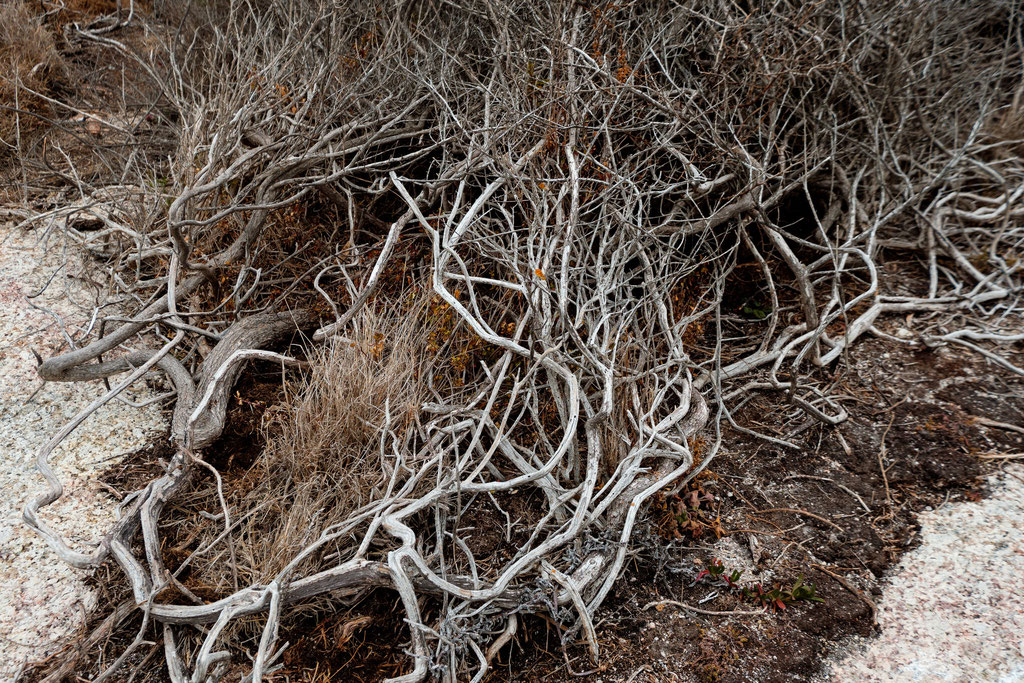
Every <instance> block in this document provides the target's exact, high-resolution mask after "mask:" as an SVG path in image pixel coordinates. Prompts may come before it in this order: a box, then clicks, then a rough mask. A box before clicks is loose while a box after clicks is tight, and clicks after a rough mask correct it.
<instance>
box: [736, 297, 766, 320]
mask: <svg viewBox="0 0 1024 683" xmlns="http://www.w3.org/2000/svg"><path fill="white" fill-rule="evenodd" d="M742 311H743V315H745V316H748V317H751V318H755V319H757V320H764V319H765V318H767V317H768V314H769V313H771V312H772V309H771V308H769V307H768V306H766V305H765V304H763V303H761V302H760V301H754V300H751V301H748V302H747V303H745V304H744V305H743V309H742Z"/></svg>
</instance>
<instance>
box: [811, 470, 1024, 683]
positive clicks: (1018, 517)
mask: <svg viewBox="0 0 1024 683" xmlns="http://www.w3.org/2000/svg"><path fill="white" fill-rule="evenodd" d="M990 491H991V495H990V496H989V497H987V498H985V499H984V500H981V501H979V502H976V503H971V502H964V503H956V504H947V505H943V506H941V507H939V508H938V509H936V510H930V511H925V512H922V513H921V514H920V516H919V518H918V521H919V522H920V524H921V534H920V540H921V544H920V545H919V546H918V547H917V548H915V549H914V550H912V551H910V552H909V553H907V554H906V555H904V556H903V558H902V560H901V561H900V564H899V566H898V568H897V569H896V570H895V571H894V572H892V575H891V576H890V578H889V580H888V582H887V583H886V585H885V587H884V588H883V593H882V600H881V601H880V602H879V603H878V622H879V625H880V626H881V629H882V630H881V634H880V635H878V636H876V637H874V638H870V639H852V640H850V641H847V642H844V643H841V644H840V646H839V648H838V649H837V651H836V652H835V653H834V655H833V658H832V661H831V663H830V664H829V665H828V667H827V669H826V673H825V675H824V676H823V677H822V678H821V679H820V680H822V681H859V682H862V683H875V682H877V683H883V682H885V683H889V682H893V683H903V682H907V683H909V682H911V681H929V682H931V681H956V682H958V683H959V682H961V681H962V682H964V683H966V682H968V681H970V682H974V681H998V682H999V683H1011V682H1016V681H1024V590H1022V589H1021V578H1022V577H1024V531H1022V530H1024V466H1021V465H1020V464H1019V463H1016V464H1008V465H1007V466H1006V467H1005V468H1004V471H1003V472H1002V474H1000V475H997V476H994V477H993V478H992V481H991V489H990Z"/></svg>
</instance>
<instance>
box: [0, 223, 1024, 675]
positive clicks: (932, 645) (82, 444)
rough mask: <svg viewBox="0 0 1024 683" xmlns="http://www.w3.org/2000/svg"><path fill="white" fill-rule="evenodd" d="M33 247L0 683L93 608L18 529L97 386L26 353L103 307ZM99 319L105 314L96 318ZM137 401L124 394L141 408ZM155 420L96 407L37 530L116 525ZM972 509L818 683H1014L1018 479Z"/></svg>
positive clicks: (945, 529)
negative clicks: (64, 432)
mask: <svg viewBox="0 0 1024 683" xmlns="http://www.w3.org/2000/svg"><path fill="white" fill-rule="evenodd" d="M38 238H39V233H15V232H13V231H12V230H11V226H10V224H6V225H0V454H2V455H0V458H2V459H3V463H2V466H0V490H2V491H3V492H4V493H5V495H4V496H3V497H2V498H0V681H10V680H14V679H15V678H16V676H17V673H18V671H19V670H20V667H21V666H22V664H23V663H24V662H25V661H26V660H29V659H38V658H41V657H44V656H46V655H47V654H48V653H50V652H52V651H54V650H55V649H57V648H58V647H59V646H60V643H61V640H62V639H63V638H65V637H66V636H67V635H69V634H71V633H72V632H73V631H74V630H75V629H76V628H77V627H79V626H80V625H81V624H82V620H83V618H84V614H85V612H86V611H87V610H88V609H89V608H90V607H91V606H92V604H93V603H94V601H95V596H94V595H93V594H92V593H91V592H90V590H89V589H88V588H87V587H86V585H85V584H84V582H83V573H82V572H80V571H77V570H74V569H71V568H69V567H67V566H65V565H63V564H62V563H61V562H60V561H59V560H58V559H57V557H56V556H55V555H54V554H53V553H52V552H51V551H50V549H49V548H48V547H47V546H46V544H45V543H44V542H43V541H42V540H40V539H39V538H38V537H37V536H36V535H35V534H34V533H32V532H31V531H30V530H28V529H27V528H26V527H25V526H24V525H23V524H22V523H21V509H22V507H23V506H24V505H25V502H26V501H27V500H28V499H29V498H30V497H31V496H33V495H35V494H36V493H37V492H38V491H39V490H40V489H41V486H42V480H41V478H40V477H39V476H38V475H37V474H36V472H35V470H34V466H33V461H34V459H35V453H36V451H37V450H38V448H39V446H41V445H42V444H43V443H44V442H45V441H46V440H47V438H49V436H50V435H51V434H52V433H53V432H54V431H56V430H57V429H59V427H60V426H61V425H62V424H63V423H64V422H66V421H67V420H69V419H71V418H72V417H73V416H74V415H75V413H76V412H77V411H78V410H80V409H81V408H82V407H84V406H85V405H86V404H87V403H88V402H89V401H90V400H92V399H93V398H95V397H96V396H97V395H98V394H99V393H100V392H101V391H102V385H101V384H99V383H92V384H88V385H83V384H50V385H47V386H42V383H41V382H40V380H39V379H38V378H37V376H36V373H35V365H36V362H35V359H34V357H33V355H32V349H35V350H36V351H38V352H39V353H40V354H41V355H43V356H47V355H50V354H52V353H54V352H56V351H57V350H58V349H59V348H60V347H61V346H62V345H63V344H64V339H63V335H62V332H61V331H60V326H59V325H58V323H57V322H56V320H55V317H54V315H52V314H51V313H47V312H45V311H42V310H38V309H36V308H33V307H32V305H31V304H30V303H29V299H28V298H27V296H26V295H29V294H34V293H35V292H37V291H38V290H39V289H40V288H42V287H43V286H44V285H45V284H46V283H47V282H49V285H48V287H47V288H46V290H45V291H44V292H43V293H42V294H41V295H39V296H37V297H35V298H34V299H32V301H33V302H34V303H35V304H36V305H38V306H42V307H45V308H48V309H50V310H51V311H52V313H53V314H56V315H57V316H59V317H60V318H61V319H62V320H63V324H64V326H65V328H66V329H67V331H68V333H69V334H70V335H71V336H72V337H76V336H78V335H80V334H81V330H82V329H84V328H85V327H87V326H88V325H89V322H90V319H91V317H92V311H93V308H94V306H95V302H96V300H97V298H98V297H101V296H102V295H101V293H99V292H98V291H97V288H96V286H95V285H91V284H90V283H87V282H83V281H82V280H79V279H75V278H72V277H70V276H69V273H74V272H77V267H76V266H75V264H74V263H72V264H71V266H70V267H69V268H67V269H63V268H61V265H62V263H63V258H62V257H61V255H60V252H61V250H60V249H59V248H56V249H55V248H53V247H54V246H57V247H59V246H60V245H55V244H53V243H51V245H50V247H51V248H50V249H49V251H48V253H47V254H45V255H44V250H43V249H42V248H41V246H40V245H39V244H38V243H37V242H38ZM106 310H109V309H106ZM147 391H148V390H146V389H145V388H144V387H142V388H140V390H139V391H136V392H134V393H131V394H130V398H132V399H133V400H139V399H140V398H144V397H147V396H148V395H149V394H148V393H147ZM164 428H165V421H164V419H163V417H162V416H161V414H160V411H159V409H158V408H157V407H156V406H150V407H147V408H143V409H137V408H132V407H129V406H127V405H125V404H123V403H112V404H108V405H107V406H106V407H104V408H103V409H102V410H101V411H99V412H98V413H97V414H96V415H94V416H93V417H92V418H90V419H89V420H88V421H87V422H86V423H85V424H84V425H83V426H81V427H80V428H79V429H78V430H77V431H76V432H75V433H73V434H72V435H71V437H69V438H68V439H67V440H66V441H65V443H64V445H63V447H62V448H60V449H59V450H58V451H57V452H56V453H55V454H54V457H53V459H52V461H53V463H54V464H55V466H56V469H57V471H58V473H59V474H60V476H61V477H62V478H63V480H64V481H65V483H66V486H67V493H66V495H65V498H64V499H62V500H61V501H59V502H58V503H57V504H55V505H53V506H51V507H49V508H47V510H46V514H47V519H48V520H49V521H50V522H51V523H52V524H53V525H54V526H55V527H57V528H58V529H60V530H61V531H62V532H63V533H65V534H66V535H67V536H68V537H69V538H71V539H73V540H75V541H76V542H77V543H78V544H79V545H80V547H83V548H84V547H85V544H87V543H88V540H89V539H90V538H92V537H93V535H94V534H95V533H96V531H97V530H100V529H104V528H106V527H107V526H108V525H109V524H110V522H111V521H112V520H113V518H114V511H113V505H112V503H111V499H110V498H109V497H105V496H103V495H102V493H101V491H100V487H99V485H98V484H97V482H96V475H97V473H98V472H99V471H101V470H102V469H103V468H105V467H108V466H109V465H110V464H111V463H113V462H116V461H117V460H118V459H121V458H123V457H125V456H126V455H127V454H130V453H132V452H133V451H134V450H136V449H138V448H140V447H142V446H144V445H146V444H147V443H148V442H149V441H151V440H152V439H153V438H156V437H157V435H159V434H160V433H162V432H163V430H164ZM991 493H992V495H991V496H990V497H989V498H987V499H985V500H983V501H981V502H979V503H958V504H947V505H944V506H942V507H941V508H940V509H937V510H932V511H926V512H924V513H922V514H921V516H920V522H921V527H922V528H921V535H920V536H921V544H920V546H919V547H918V548H916V549H915V550H914V551H912V552H910V553H908V554H907V555H906V556H904V558H903V560H902V562H901V563H900V565H899V567H898V569H897V570H896V571H894V572H893V574H892V576H891V577H890V579H889V581H888V583H887V585H886V587H885V591H884V595H883V598H882V600H881V601H880V603H879V615H878V618H879V622H880V625H881V627H882V632H881V634H880V635H879V636H878V637H875V638H871V639H867V640H861V639H855V640H852V641H847V642H844V643H840V644H838V645H837V647H836V651H835V653H834V654H833V656H832V658H831V660H830V662H829V663H828V666H827V669H826V671H827V673H826V674H824V675H823V676H822V677H821V678H820V679H819V680H821V681H842V682H846V681H851V682H852V681H859V682H860V681H862V682H866V683H870V682H875V681H877V682H882V681H885V682H890V681H891V682H903V681H906V682H910V681H915V682H916V681H957V682H959V681H964V682H967V681H971V682H973V681H999V682H1000V683H1010V682H1011V681H1024V588H1022V585H1024V584H1022V577H1024V531H1022V529H1024V466H1022V465H1021V464H1019V463H1011V464H1009V465H1008V466H1007V467H1006V468H1005V471H1004V472H1003V473H1002V474H1000V475H998V476H996V477H994V479H993V482H992V486H991Z"/></svg>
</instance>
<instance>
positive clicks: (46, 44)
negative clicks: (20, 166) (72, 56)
mask: <svg viewBox="0 0 1024 683" xmlns="http://www.w3.org/2000/svg"><path fill="white" fill-rule="evenodd" d="M63 68H64V63H63V60H62V59H61V56H60V54H59V53H58V51H57V47H56V45H55V44H54V40H53V36H52V35H51V33H50V31H49V30H48V29H47V28H46V27H45V26H44V25H43V23H42V21H41V20H40V18H39V17H38V16H37V15H36V14H34V13H33V12H32V11H31V10H30V9H29V7H28V5H27V4H24V3H21V2H15V3H10V4H4V5H0V107H2V109H0V139H2V140H3V142H4V148H5V150H6V151H9V150H10V149H11V148H12V147H14V146H15V145H16V138H17V134H18V132H19V128H22V127H25V126H30V125H32V119H31V117H26V116H25V115H24V114H20V113H19V111H18V110H21V111H35V110H36V108H38V107H39V106H40V105H41V104H42V100H41V99H40V98H39V97H37V96H35V95H33V94H32V93H30V92H28V91H29V90H34V91H36V92H41V93H45V92H46V91H47V90H48V89H49V87H50V84H51V82H52V80H53V79H54V77H55V76H57V75H58V74H59V73H60V72H61V71H62V70H63ZM2 153H3V151H0V154H2Z"/></svg>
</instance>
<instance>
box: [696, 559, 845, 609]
mask: <svg viewBox="0 0 1024 683" xmlns="http://www.w3.org/2000/svg"><path fill="white" fill-rule="evenodd" d="M742 575H743V572H741V571H738V570H735V569H734V570H732V571H731V572H730V571H727V569H726V567H725V565H724V564H723V563H722V561H721V560H719V559H718V558H712V559H711V561H710V562H708V563H707V565H706V566H705V567H704V568H703V569H701V570H700V572H698V573H697V578H696V579H694V582H693V583H694V584H697V583H704V584H706V585H712V586H716V587H718V588H721V589H724V590H726V591H729V592H735V593H741V594H742V595H743V597H744V598H745V599H747V600H750V601H751V602H753V603H754V604H756V605H760V606H761V607H766V608H769V609H771V610H772V611H779V610H784V609H786V606H787V605H791V604H793V603H796V602H825V601H824V600H823V599H822V598H819V597H818V596H817V595H816V594H815V588H814V584H813V583H805V582H804V576H803V574H801V575H800V576H798V577H797V579H796V581H794V582H793V585H792V586H790V587H789V588H783V587H782V586H781V585H779V584H776V585H775V587H774V588H769V589H767V590H766V589H765V587H764V585H763V584H761V583H760V582H756V583H751V584H748V585H746V586H744V585H742V584H741V583H740V577H741V576H742Z"/></svg>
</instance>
